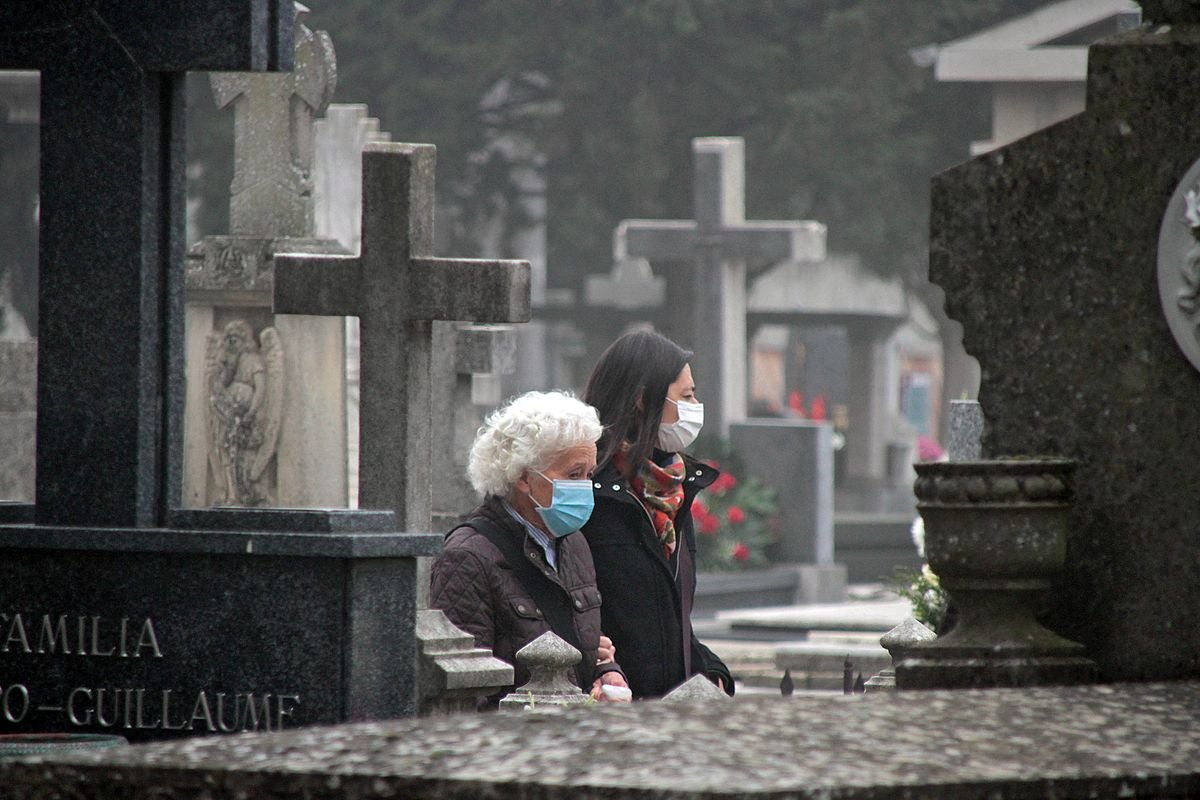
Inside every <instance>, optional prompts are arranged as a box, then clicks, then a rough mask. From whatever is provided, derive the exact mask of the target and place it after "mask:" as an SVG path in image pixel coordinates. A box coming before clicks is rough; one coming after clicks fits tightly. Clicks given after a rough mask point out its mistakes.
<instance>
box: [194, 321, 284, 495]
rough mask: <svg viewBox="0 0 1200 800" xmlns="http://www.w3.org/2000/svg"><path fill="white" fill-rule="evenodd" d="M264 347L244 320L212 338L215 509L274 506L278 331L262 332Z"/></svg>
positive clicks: (209, 373) (209, 370)
mask: <svg viewBox="0 0 1200 800" xmlns="http://www.w3.org/2000/svg"><path fill="white" fill-rule="evenodd" d="M260 338H261V340H262V346H261V348H260V346H259V341H258V340H257V339H256V338H255V336H254V329H253V328H251V327H250V325H249V324H248V323H247V322H245V321H244V320H240V319H238V320H233V321H232V322H230V323H229V324H228V325H226V326H225V330H224V331H223V332H222V333H211V334H209V336H208V352H207V358H206V359H205V382H206V384H207V386H208V392H209V395H208V435H209V449H208V463H209V465H210V466H211V468H212V473H213V478H214V483H215V486H216V494H217V495H218V496H217V498H216V501H215V502H214V505H227V506H265V505H272V504H273V503H274V498H273V496H272V495H273V492H272V487H271V486H270V485H269V484H270V481H269V474H268V472H267V466H268V465H269V464H270V463H271V460H272V459H273V458H274V457H275V447H276V444H277V443H278V441H279V422H280V416H281V413H282V410H283V347H282V346H281V345H280V342H279V334H278V332H277V331H276V330H275V329H274V328H264V329H263V331H262V334H261V337H260Z"/></svg>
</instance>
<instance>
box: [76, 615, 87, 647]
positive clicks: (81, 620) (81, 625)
mask: <svg viewBox="0 0 1200 800" xmlns="http://www.w3.org/2000/svg"><path fill="white" fill-rule="evenodd" d="M75 622H76V623H77V624H76V626H75V629H76V631H77V632H78V633H79V646H78V647H76V648H75V652H76V653H78V654H79V655H81V656H86V655H87V639H86V638H85V633H84V631H86V630H87V626H86V624H85V623H86V622H87V617H76V618H75Z"/></svg>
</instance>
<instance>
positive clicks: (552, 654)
mask: <svg viewBox="0 0 1200 800" xmlns="http://www.w3.org/2000/svg"><path fill="white" fill-rule="evenodd" d="M516 657H517V661H518V662H519V663H520V664H521V665H522V666H524V667H525V668H526V669H528V670H529V683H527V684H525V685H524V686H521V687H518V688H516V689H514V690H513V691H512V693H511V694H508V695H506V696H505V697H503V698H501V700H500V708H501V709H516V710H533V709H536V708H538V707H539V706H571V705H576V704H578V703H586V702H587V699H588V698H587V695H585V694H584V693H583V692H581V691H580V690H579V687H578V686H576V685H575V684H573V683H571V681H570V680H568V678H567V676H568V675H569V674H570V672H571V670H572V669H574V668H575V665H576V664H578V663H579V661H580V659H582V658H583V654H582V653H580V652H579V651H578V650H576V649H575V648H574V647H572V646H571V645H570V644H568V643H567V642H565V641H564V640H563V639H561V638H559V637H558V636H557V635H556V634H555V633H554V631H546V632H545V633H543V634H542V635H541V636H539V637H537V638H536V639H534V640H533V641H532V642H530V643H529V644H527V645H525V646H524V647H522V648H521V649H520V650H518V651H517V654H516Z"/></svg>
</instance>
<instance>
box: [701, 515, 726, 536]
mask: <svg viewBox="0 0 1200 800" xmlns="http://www.w3.org/2000/svg"><path fill="white" fill-rule="evenodd" d="M696 522H697V523H698V524H699V525H700V532H701V533H706V534H714V533H716V532H717V531H719V530H720V529H721V520H719V519H718V518H717V515H716V514H705V515H704V516H703V517H700V518H699V519H697V520H696Z"/></svg>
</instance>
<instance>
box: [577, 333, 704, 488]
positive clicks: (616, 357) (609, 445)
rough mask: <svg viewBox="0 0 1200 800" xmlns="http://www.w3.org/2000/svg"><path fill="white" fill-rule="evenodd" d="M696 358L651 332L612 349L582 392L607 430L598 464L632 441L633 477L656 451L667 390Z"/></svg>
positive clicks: (632, 335)
mask: <svg viewBox="0 0 1200 800" xmlns="http://www.w3.org/2000/svg"><path fill="white" fill-rule="evenodd" d="M691 358H692V353H691V352H690V351H688V350H684V349H683V348H682V347H680V346H679V345H677V344H675V343H674V342H672V341H671V340H670V339H668V338H667V337H665V336H662V335H661V334H657V333H653V332H651V331H636V332H634V333H627V334H625V335H624V336H622V337H621V338H619V339H617V340H616V341H615V342H613V343H612V344H610V345H609V346H608V349H607V350H605V351H604V354H603V355H602V356H600V360H599V361H597V362H596V366H595V367H593V368H592V374H591V375H589V376H588V381H587V387H586V388H585V389H584V390H583V402H585V403H587V404H589V405H591V406H594V407H595V409H596V411H598V412H599V414H600V424H601V425H603V426H604V433H603V434H601V436H600V441H599V442H598V443H597V448H598V451H599V452H598V454H597V458H596V461H597V464H598V466H600V467H603V466H604V465H605V464H607V463H609V462H610V461H611V460H612V458H613V456H615V455H616V454H617V453H619V452H620V451H621V443H622V442H629V453H628V457H627V460H628V463H627V464H626V472H628V473H629V474H627V475H625V478H626V480H629V479H631V478H632V477H633V473H634V471H635V470H636V469H637V466H638V465H639V464H641V463H642V462H643V461H645V460H646V459H647V458H649V457H650V455H651V452H652V451H653V450H654V445H655V442H656V441H657V439H658V424H659V423H660V422H661V421H662V412H663V403H665V402H666V400H667V389H668V388H670V386H671V384H672V383H674V382H675V379H676V378H678V377H679V373H680V372H681V371H682V370H683V368H684V367H685V366H686V365H687V363H688V361H690V360H691ZM639 400H640V401H641V402H640V404H639V402H638V401H639ZM639 405H640V406H641V408H639V407H638V406H639Z"/></svg>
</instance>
